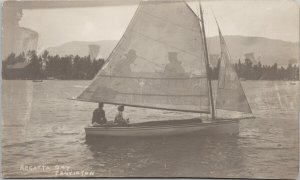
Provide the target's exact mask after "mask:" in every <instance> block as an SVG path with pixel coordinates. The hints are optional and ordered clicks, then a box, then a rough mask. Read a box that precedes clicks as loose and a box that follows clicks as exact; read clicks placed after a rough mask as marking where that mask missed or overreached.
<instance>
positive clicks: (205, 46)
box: [199, 2, 215, 119]
mask: <svg viewBox="0 0 300 180" xmlns="http://www.w3.org/2000/svg"><path fill="white" fill-rule="evenodd" d="M199 6H200V16H201V19H200V21H201V26H202V33H203V40H204V49H205V53H204V54H205V61H206V73H207V80H208V86H209V94H210V103H211V111H212V112H211V118H212V119H215V106H214V98H213V93H212V85H211V73H209V60H208V50H207V42H206V34H205V27H204V19H203V12H202V6H201V3H200V2H199Z"/></svg>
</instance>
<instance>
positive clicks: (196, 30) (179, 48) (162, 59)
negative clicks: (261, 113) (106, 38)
mask: <svg viewBox="0 0 300 180" xmlns="http://www.w3.org/2000/svg"><path fill="white" fill-rule="evenodd" d="M107 62H108V63H107V64H106V65H105V66H104V67H103V69H102V70H101V71H99V73H98V74H97V75H96V77H95V78H94V80H93V82H92V83H91V85H90V86H89V87H88V88H87V89H85V91H84V92H83V93H82V94H81V95H79V96H78V98H77V99H78V100H82V101H89V102H104V103H110V104H124V105H128V106H136V107H147V108H156V109H167V110H178V111H190V112H202V113H210V100H209V89H208V88H209V87H208V80H207V71H206V66H205V56H204V48H203V37H202V31H201V27H200V24H199V18H198V17H197V15H195V13H194V12H193V11H192V10H191V9H190V7H189V6H188V5H187V4H186V2H184V1H143V2H141V3H140V5H139V7H138V9H137V11H136V13H135V15H134V17H133V19H132V20H131V22H130V24H129V25H128V27H127V29H126V31H125V33H124V35H123V37H122V39H121V40H120V41H119V43H118V45H117V46H116V48H115V49H114V50H113V52H112V53H111V55H110V56H109V58H108V60H107Z"/></svg>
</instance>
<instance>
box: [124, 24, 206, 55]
mask: <svg viewBox="0 0 300 180" xmlns="http://www.w3.org/2000/svg"><path fill="white" fill-rule="evenodd" d="M129 30H130V31H132V32H134V33H137V34H138V35H140V36H143V37H145V38H146V39H150V40H152V41H155V42H158V43H160V44H164V45H166V46H167V47H171V48H174V49H177V50H179V51H181V52H183V53H185V54H189V55H191V56H194V57H196V58H201V57H198V56H197V55H195V54H192V53H190V52H188V51H186V50H184V49H180V48H178V47H175V46H171V45H169V44H167V43H165V42H162V41H159V40H156V39H154V38H152V37H150V36H147V35H145V34H142V33H140V32H138V31H135V30H134V29H129Z"/></svg>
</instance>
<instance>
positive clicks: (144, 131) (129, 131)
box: [85, 120, 239, 137]
mask: <svg viewBox="0 0 300 180" xmlns="http://www.w3.org/2000/svg"><path fill="white" fill-rule="evenodd" d="M85 132H86V135H87V136H112V137H128V136H130V137H146V136H174V135H183V134H188V133H193V132H199V133H201V134H202V133H203V134H205V135H211V136H214V135H220V134H227V135H236V134H238V133H239V121H238V120H222V121H214V122H207V123H203V122H194V123H187V124H183V123H181V124H175V125H172V124H170V125H145V126H143V125H141V126H128V127H127V126H124V127H117V126H112V127H91V126H89V127H86V128H85Z"/></svg>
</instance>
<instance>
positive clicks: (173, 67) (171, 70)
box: [164, 52, 185, 77]
mask: <svg viewBox="0 0 300 180" xmlns="http://www.w3.org/2000/svg"><path fill="white" fill-rule="evenodd" d="M168 60H169V63H168V64H167V65H166V66H165V70H164V73H165V75H166V76H169V77H178V76H181V75H184V74H185V70H184V68H183V67H182V65H181V62H180V61H178V59H177V52H169V53H168Z"/></svg>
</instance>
